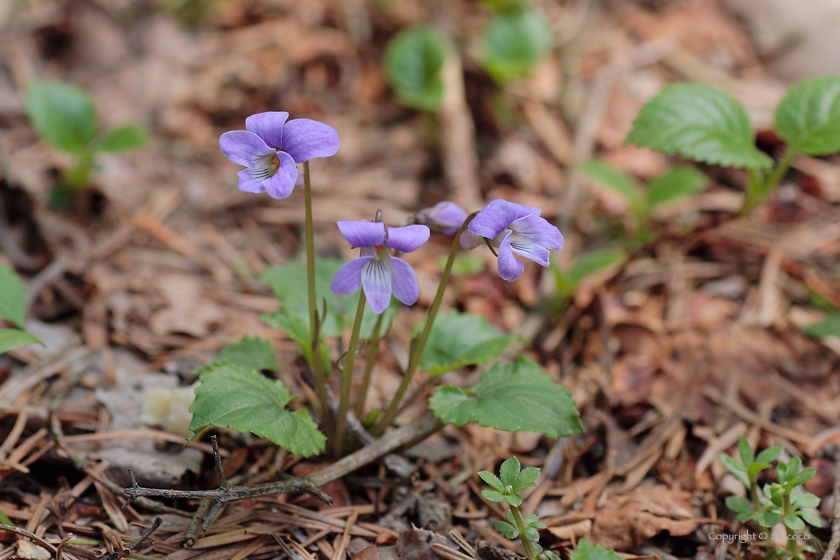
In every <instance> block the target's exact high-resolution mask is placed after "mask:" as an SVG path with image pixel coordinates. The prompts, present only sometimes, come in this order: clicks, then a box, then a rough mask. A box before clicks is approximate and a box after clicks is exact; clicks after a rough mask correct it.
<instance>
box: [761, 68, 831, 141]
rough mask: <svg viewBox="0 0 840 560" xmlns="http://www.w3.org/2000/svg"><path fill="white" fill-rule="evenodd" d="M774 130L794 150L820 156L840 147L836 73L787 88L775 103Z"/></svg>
mask: <svg viewBox="0 0 840 560" xmlns="http://www.w3.org/2000/svg"><path fill="white" fill-rule="evenodd" d="M776 131H777V132H778V133H779V136H781V137H782V139H783V140H784V141H785V142H787V144H788V146H789V147H790V149H791V150H794V151H797V152H802V153H804V154H808V155H810V156H824V155H828V154H833V153H834V152H837V151H840V76H826V77H822V78H814V79H811V80H805V81H803V82H800V83H798V84H796V85H795V86H793V87H792V88H790V91H788V93H787V95H786V96H785V98H784V99H782V102H781V103H779V106H778V107H776Z"/></svg>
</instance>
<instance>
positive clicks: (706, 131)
mask: <svg viewBox="0 0 840 560" xmlns="http://www.w3.org/2000/svg"><path fill="white" fill-rule="evenodd" d="M625 143H627V144H636V145H637V146H645V147H648V148H651V149H653V150H656V151H658V152H662V153H664V154H667V155H675V154H679V155H681V156H683V157H686V158H690V159H693V160H695V161H701V162H704V163H712V164H719V165H723V166H726V167H737V168H748V169H759V168H765V167H770V166H771V165H773V160H772V159H771V158H770V157H769V156H767V154H765V153H763V152H761V151H760V150H759V149H758V148H756V147H755V138H754V134H753V129H752V125H751V124H750V120H749V118H748V117H747V113H746V111H744V108H743V107H742V106H741V104H740V103H738V101H736V100H735V98H733V97H732V96H730V95H729V94H727V93H724V92H723V91H721V90H719V89H716V88H713V87H711V86H707V85H703V84H674V85H670V86H668V87H666V88H665V89H663V90H662V91H661V92H660V93H659V94H658V95H656V96H655V97H654V98H653V99H651V100H650V101H648V102H647V103H646V104H645V106H644V107H642V109H641V111H640V112H639V116H638V117H636V120H635V121H634V122H633V130H631V131H630V135H629V136H628V137H627V140H626V141H625Z"/></svg>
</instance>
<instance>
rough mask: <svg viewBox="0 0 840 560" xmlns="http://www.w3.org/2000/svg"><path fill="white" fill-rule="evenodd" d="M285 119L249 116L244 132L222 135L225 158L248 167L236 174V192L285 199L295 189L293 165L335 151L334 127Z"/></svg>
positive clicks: (282, 114) (281, 116) (276, 115)
mask: <svg viewBox="0 0 840 560" xmlns="http://www.w3.org/2000/svg"><path fill="white" fill-rule="evenodd" d="M288 118H289V113H287V112H285V111H270V112H267V113H258V114H256V115H251V116H250V117H248V118H247V119H245V128H246V129H247V130H233V131H231V132H225V133H224V134H222V136H221V138H219V147H220V148H221V149H222V153H223V154H225V157H226V158H228V159H229V160H230V161H232V162H234V163H238V164H239V165H244V166H245V167H246V168H247V169H243V170H242V171H240V172H239V173H238V175H239V190H241V191H245V192H250V193H261V192H267V193H268V194H269V196H271V197H272V198H286V197H288V196H289V195H290V194H292V190H294V188H295V181H296V179H297V174H298V172H297V167H295V164H296V163H303V162H304V161H308V160H310V159H312V158H315V157H329V156H331V155H334V154H335V153H336V152H337V151H338V145H339V140H338V133H337V132H336V131H335V129H334V128H333V127H331V126H329V125H327V124H324V123H321V122H318V121H313V120H311V119H294V120H291V121H289V122H286V119H288Z"/></svg>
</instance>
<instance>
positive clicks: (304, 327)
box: [260, 311, 330, 376]
mask: <svg viewBox="0 0 840 560" xmlns="http://www.w3.org/2000/svg"><path fill="white" fill-rule="evenodd" d="M260 321H262V322H263V323H265V324H266V325H268V326H269V327H271V328H272V329H280V330H281V331H283V332H285V333H286V334H287V335H289V338H291V339H292V340H294V341H295V342H297V343H298V346H300V349H301V352H302V353H303V357H304V359H305V360H306V361H307V362H309V363H310V364H311V363H312V342H311V340H310V334H309V317H308V316H307V317H306V318H305V319H301V318H300V317H298V316H297V315H288V314H286V313H284V312H282V311H275V312H274V313H269V314H268V315H263V316H261V317H260ZM319 347H320V348H321V363H322V364H329V363H330V355H329V351H328V349H327V345H326V344H324V337H321V344H320V346H319ZM325 372H326V374H327V375H328V376H329V372H330V368H325Z"/></svg>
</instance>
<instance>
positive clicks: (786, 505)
mask: <svg viewBox="0 0 840 560" xmlns="http://www.w3.org/2000/svg"><path fill="white" fill-rule="evenodd" d="M782 500H783V502H782V516H783V517H782V523H784V526H785V536H786V537H787V548H788V550H789V551H790V553H791V555H792V556H793V557H794V558H796V559H797V560H801V559H802V551H800V550H799V543H798V542H797V541H796V537H795V535H796V531H794V530H793V529H791V528H790V527H788V526H787V523H785V519H784V516H787V515H790V514H791V513H793V508H792V507H791V506H790V494H789V493H788V492H785V494H784V496H783V497H782Z"/></svg>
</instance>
